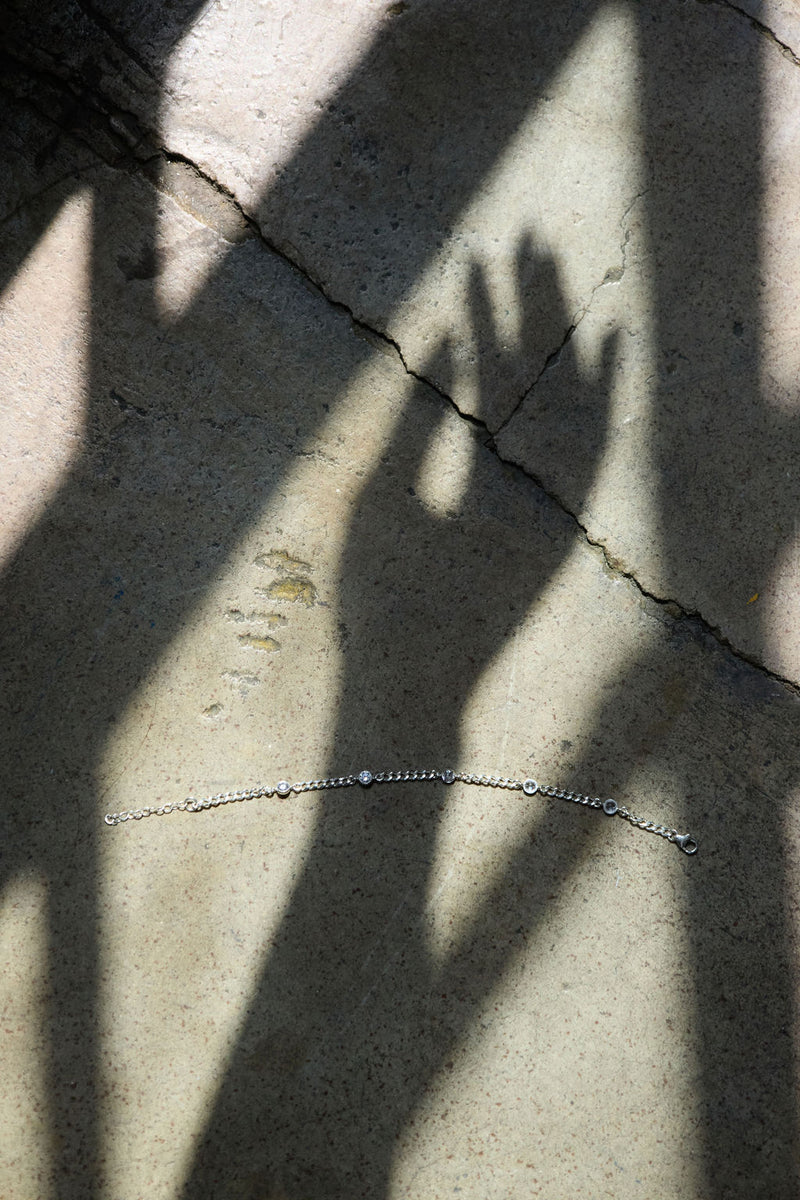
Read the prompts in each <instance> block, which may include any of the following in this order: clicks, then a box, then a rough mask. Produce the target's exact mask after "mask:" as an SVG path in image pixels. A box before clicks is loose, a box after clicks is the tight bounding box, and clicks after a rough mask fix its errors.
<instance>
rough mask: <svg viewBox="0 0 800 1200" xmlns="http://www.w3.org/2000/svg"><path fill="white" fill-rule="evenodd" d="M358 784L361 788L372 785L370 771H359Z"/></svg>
mask: <svg viewBox="0 0 800 1200" xmlns="http://www.w3.org/2000/svg"><path fill="white" fill-rule="evenodd" d="M358 782H359V783H360V784H361V786H362V787H369V785H370V784H371V783H372V771H360V772H359V776H358Z"/></svg>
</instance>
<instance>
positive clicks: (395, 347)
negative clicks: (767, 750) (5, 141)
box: [161, 151, 800, 696]
mask: <svg viewBox="0 0 800 1200" xmlns="http://www.w3.org/2000/svg"><path fill="white" fill-rule="evenodd" d="M161 154H162V156H163V157H164V158H165V159H167V160H169V161H174V162H181V163H182V164H184V165H185V166H187V167H190V168H191V169H192V170H193V171H194V172H195V173H196V174H197V176H198V177H199V178H200V179H201V180H203V181H205V182H206V183H207V184H209V185H210V186H211V187H213V188H215V189H216V190H217V191H218V192H219V193H220V195H222V196H223V197H225V198H226V199H227V200H228V201H229V202H230V203H231V204H232V205H233V206H234V207H235V208H236V210H237V212H238V213H239V214H240V216H241V218H242V219H243V220H244V221H246V222H247V224H248V225H249V226H250V227H251V228H252V229H253V231H254V232H255V234H256V236H257V237H258V239H259V241H260V242H261V243H262V244H263V245H264V246H265V248H266V249H268V250H269V251H270V252H271V253H273V254H275V255H276V256H277V257H278V258H279V259H281V260H282V261H283V262H284V263H285V264H286V265H287V266H288V267H289V268H290V269H291V270H292V271H293V272H294V273H296V274H297V275H299V276H300V277H301V278H302V279H303V281H304V283H305V284H306V286H311V287H312V288H313V289H314V290H315V291H316V292H317V293H318V294H319V295H320V296H321V297H322V298H323V299H324V300H325V301H326V303H327V304H329V305H331V307H332V308H334V309H335V310H336V311H338V312H341V313H342V314H344V315H345V316H347V317H348V319H349V320H350V323H351V325H352V327H353V329H354V330H355V331H356V332H357V333H359V334H360V335H361V336H364V337H366V338H367V340H369V341H371V342H376V343H379V344H380V346H381V347H383V348H384V349H389V350H391V351H392V352H394V354H396V355H397V358H398V360H399V362H400V364H401V366H402V368H403V370H404V372H405V373H406V374H407V375H409V376H410V377H411V378H412V379H415V380H416V381H417V382H418V383H421V384H423V385H424V386H425V387H428V388H430V390H431V391H433V392H435V393H436V395H437V396H439V397H440V398H441V399H442V400H443V401H444V402H445V403H446V404H448V405H450V406H451V407H452V408H453V409H454V411H455V412H456V413H457V414H458V416H459V417H460V418H461V419H462V420H464V421H466V422H468V423H469V424H470V425H472V426H473V427H474V428H475V429H477V430H480V431H481V433H482V434H483V437H482V439H481V440H482V443H483V445H484V446H485V447H486V448H487V449H488V450H489V451H490V453H492V454H494V455H495V457H496V458H497V460H498V461H499V462H502V463H503V464H504V465H505V466H508V467H510V468H511V469H512V470H514V471H516V472H518V473H519V474H520V475H522V476H523V477H524V478H525V479H526V480H527V481H528V482H529V483H531V484H533V485H534V487H536V488H537V489H538V490H539V491H540V492H542V493H543V494H544V495H545V496H547V497H548V499H550V500H551V501H552V503H554V504H555V505H556V506H557V508H559V509H560V511H561V512H562V513H564V515H565V516H567V517H569V518H570V520H571V521H572V522H573V523H574V525H575V526H576V528H577V529H579V530H580V531H581V533H582V535H583V538H584V540H585V542H586V544H587V545H588V546H591V547H592V548H593V549H594V550H596V551H597V552H598V553H599V554H600V555H601V556H602V558H603V561H604V563H605V566H606V568H607V569H608V570H609V572H611V573H612V574H613V575H615V576H617V577H619V578H623V579H627V580H629V581H630V583H632V584H633V586H634V587H635V588H636V590H637V591H638V592H639V594H640V595H641V596H642V597H643V598H644V599H646V600H648V601H650V602H651V603H653V604H655V605H657V606H658V607H659V608H661V609H662V610H663V611H665V612H666V614H667V615H668V616H669V617H670V618H671V619H672V620H675V621H686V622H688V623H690V624H693V625H695V626H696V627H697V628H698V629H699V630H701V631H702V632H703V633H704V634H705V635H706V636H708V637H710V638H711V639H712V640H713V641H714V642H715V643H716V644H717V645H718V646H719V647H721V648H722V649H723V650H725V651H727V653H729V654H730V655H731V656H732V657H733V658H735V659H737V661H739V662H742V663H746V664H747V665H748V666H749V667H752V668H753V669H755V670H757V671H759V672H761V673H762V674H763V675H765V676H767V678H769V679H771V680H772V681H773V682H774V683H777V684H780V685H782V686H784V687H786V688H788V689H789V690H790V691H791V692H792V693H793V694H794V695H798V696H800V685H798V684H797V683H795V682H794V681H793V680H792V679H789V678H788V677H786V676H783V675H780V674H779V673H778V672H776V671H773V670H771V669H770V668H769V667H767V666H766V665H765V664H764V663H763V662H761V661H760V660H759V659H757V658H755V657H754V656H753V655H750V654H748V653H747V652H746V651H744V650H741V649H740V648H739V647H737V646H735V645H734V644H733V643H732V642H731V641H730V639H729V638H728V637H727V636H726V635H725V634H724V633H723V632H722V630H721V629H720V628H719V627H718V626H715V625H713V624H712V623H711V622H710V621H709V620H707V618H706V617H704V616H703V614H702V613H701V612H700V611H699V610H695V609H687V608H685V607H684V606H683V605H682V604H681V603H680V602H679V601H677V600H673V599H670V598H664V597H662V596H657V595H655V593H653V592H650V591H648V589H647V588H646V587H645V586H644V585H643V584H642V583H640V582H639V580H638V579H637V578H636V575H635V574H634V573H633V571H631V570H629V569H628V568H627V567H626V566H625V565H624V564H623V563H622V562H621V560H620V559H618V558H617V557H616V556H615V555H613V554H612V553H611V552H610V551H609V549H608V548H607V547H606V545H605V544H604V543H603V542H602V541H601V540H600V539H599V538H596V537H593V536H592V535H591V534H590V532H589V530H588V529H587V527H586V526H585V525H584V524H583V523H582V521H581V520H580V518H579V517H578V515H577V513H575V512H573V511H572V510H571V509H570V508H569V507H568V506H567V505H566V504H565V503H564V501H563V499H562V498H561V497H560V496H559V495H558V494H557V493H556V492H554V491H552V490H551V489H550V488H548V487H546V486H545V485H544V483H543V482H542V480H541V479H539V478H538V477H537V476H536V475H535V474H534V473H533V472H532V471H530V470H528V468H526V467H523V466H522V465H521V464H520V463H517V462H514V460H513V459H509V458H505V457H504V456H503V455H502V454H501V453H500V451H499V450H498V448H497V445H496V442H495V436H496V434H495V433H493V432H492V430H491V429H490V428H489V426H488V425H487V424H486V423H485V421H482V420H480V419H479V418H478V417H474V416H473V415H472V414H471V413H465V412H463V411H462V410H461V409H460V408H459V407H458V405H457V404H456V402H455V400H454V399H453V398H452V396H449V395H448V394H447V393H446V392H445V391H443V390H442V388H440V387H439V386H438V385H437V384H436V383H434V382H433V381H432V380H430V379H426V378H425V376H424V375H421V374H420V373H419V372H417V371H415V370H413V368H411V367H409V365H408V363H407V362H406V359H405V356H404V354H403V351H402V349H401V347H400V345H399V344H398V342H396V341H395V339H394V338H393V337H391V335H389V334H387V333H384V332H382V331H381V330H378V329H375V328H373V327H372V326H371V325H369V324H368V323H367V322H366V321H363V320H361V319H360V318H359V317H356V316H355V315H354V313H353V311H352V309H350V307H349V306H348V305H347V304H345V303H344V302H343V301H341V300H336V299H335V298H334V297H333V296H331V295H330V294H329V293H328V292H327V290H326V287H325V285H324V284H323V283H321V282H320V281H319V280H317V279H315V278H314V277H313V276H312V275H311V274H310V273H309V272H308V271H307V270H306V269H305V268H304V267H303V266H302V265H300V264H299V263H297V262H296V261H294V260H293V259H292V258H291V257H290V255H289V254H287V253H286V252H285V251H284V250H282V249H280V248H279V247H278V246H276V245H275V244H274V243H273V242H272V241H271V240H270V239H269V238H268V237H267V236H266V234H265V233H264V231H263V230H262V228H261V226H260V225H259V223H258V221H257V220H256V219H255V218H254V217H251V216H250V214H249V213H247V212H246V211H245V209H244V208H243V206H242V205H241V203H240V202H239V201H238V200H237V199H236V197H235V196H234V194H233V193H232V192H231V191H230V190H229V189H228V188H226V187H225V185H224V184H221V183H220V182H219V181H217V180H215V179H214V178H213V177H211V176H209V175H207V174H206V172H204V171H203V170H201V168H200V167H198V166H197V165H196V164H195V163H193V162H192V161H191V160H190V159H188V158H187V157H186V156H185V155H181V154H175V153H170V152H168V151H162V152H161ZM642 195H644V192H640V193H638V194H637V195H636V196H635V197H634V198H633V200H632V201H631V203H630V204H629V205H628V207H627V209H626V210H625V213H624V214H623V218H622V221H621V224H624V222H625V220H626V219H627V217H628V215H629V213H630V212H631V210H632V208H633V206H634V204H635V203H636V201H637V200H638V199H640V198H641V196H642ZM629 237H630V231H629V230H627V229H626V230H625V238H624V241H623V243H622V247H621V249H622V256H623V266H622V268H621V270H623V271H624V268H625V253H626V248H627V244H628V240H629ZM607 274H608V273H607ZM607 274H606V277H604V278H603V280H602V281H601V282H600V283H598V284H596V285H595V286H594V288H593V289H592V294H591V296H590V298H589V301H588V302H587V304H586V306H585V307H584V310H583V312H582V313H581V316H580V320H582V319H583V317H584V316H585V315H586V313H587V312H588V310H589V307H590V306H591V301H592V299H593V297H594V295H595V293H596V292H597V291H599V289H600V288H601V287H603V286H605V285H606V284H607V283H609V282H619V280H618V279H615V280H613V281H612V280H609V279H608V278H607ZM620 278H621V276H620ZM578 323H580V322H579V321H578V322H577V323H576V325H573V326H571V327H570V328H569V329H568V330H567V332H566V334H565V335H564V338H563V339H562V342H561V345H560V346H557V347H556V349H555V350H553V351H552V352H551V354H550V355H549V356H548V360H547V363H546V364H545V368H543V370H542V371H541V372H540V373H539V376H538V377H537V380H538V379H540V378H541V376H542V374H543V373H544V370H545V369H546V368H547V366H548V364H552V361H553V360H554V359H555V357H557V355H559V354H560V353H561V351H562V350H563V348H564V346H565V345H566V344H567V342H568V341H569V339H570V338H571V337H572V335H573V333H574V332H575V328H576V327H577V324H578ZM530 391H531V389H528V392H526V393H525V395H526V396H527V395H528V394H530ZM523 398H524V397H523ZM504 424H505V422H504ZM501 428H502V426H501ZM497 432H499V430H498V431H497Z"/></svg>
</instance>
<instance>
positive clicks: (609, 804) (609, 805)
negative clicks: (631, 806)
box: [603, 800, 617, 817]
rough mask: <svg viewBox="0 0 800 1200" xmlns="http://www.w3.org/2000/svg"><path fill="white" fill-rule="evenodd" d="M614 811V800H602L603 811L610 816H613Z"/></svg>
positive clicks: (615, 809)
mask: <svg viewBox="0 0 800 1200" xmlns="http://www.w3.org/2000/svg"><path fill="white" fill-rule="evenodd" d="M616 811H617V802H616V800H604V801H603V812H604V813H608V815H609V816H610V817H613V815H614V813H615V812H616Z"/></svg>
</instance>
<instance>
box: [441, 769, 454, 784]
mask: <svg viewBox="0 0 800 1200" xmlns="http://www.w3.org/2000/svg"><path fill="white" fill-rule="evenodd" d="M455 781H456V773H455V771H450V770H447V771H442V782H443V783H455Z"/></svg>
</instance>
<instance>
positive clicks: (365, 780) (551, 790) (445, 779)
mask: <svg viewBox="0 0 800 1200" xmlns="http://www.w3.org/2000/svg"><path fill="white" fill-rule="evenodd" d="M422 780H433V781H435V782H440V783H447V784H451V783H472V784H475V785H476V786H478V787H492V788H506V789H507V790H508V791H511V792H524V794H525V795H526V796H535V795H536V794H537V792H538V793H539V795H540V796H549V797H553V798H554V799H556V800H571V801H572V802H573V803H574V804H583V805H585V806H586V807H587V808H601V809H602V810H603V812H604V813H605V814H606V815H607V816H609V817H622V818H623V819H624V820H625V821H629V822H630V824H631V825H635V826H636V827H637V829H644V830H646V831H647V833H656V834H658V836H659V837H663V838H666V839H667V841H668V842H673V843H674V844H675V845H676V846H679V847H680V849H681V850H683V852H684V853H685V854H696V853H697V842H696V841H695V840H694V838H693V837H691V836H690V835H689V834H688V833H678V832H677V831H676V830H675V829H668V828H667V827H666V826H665V825H658V824H656V822H655V821H648V820H647V819H646V818H645V817H635V816H634V815H633V813H631V812H629V811H628V809H627V808H625V807H624V805H622V804H617V802H616V800H601V799H600V798H599V797H598V796H595V797H594V798H592V797H591V796H584V795H582V794H581V793H580V792H570V791H565V790H564V789H563V788H557V787H551V786H549V785H547V784H541V783H537V782H536V780H535V779H504V778H498V777H497V776H495V775H467V774H465V773H464V772H462V771H450V770H447V771H378V772H377V773H376V774H373V772H372V771H359V773H358V774H357V775H339V776H338V777H334V776H332V777H330V778H329V779H307V780H304V781H303V782H302V783H287V781H286V780H285V779H282V780H281V781H280V782H279V783H276V784H275V786H274V787H270V786H269V785H268V784H257V785H256V787H252V788H248V789H247V790H246V791H243V792H218V793H217V794H216V795H215V796H206V797H205V799H202V800H200V799H198V798H197V797H196V796H187V798H186V799H185V800H181V801H176V802H175V803H173V804H162V805H161V806H160V807H159V808H137V809H130V810H129V811H127V812H116V813H106V816H105V823H106V825H119V824H120V823H121V822H122V821H140V820H141V819H142V817H163V816H166V815H167V814H168V813H172V812H192V813H196V812H201V811H202V810H203V809H206V808H218V807H219V806H220V805H221V804H235V803H239V802H240V801H242V800H258V799H260V798H261V797H262V796H279V797H280V798H281V799H285V797H286V796H289V795H291V794H292V793H294V794H295V795H298V794H299V793H300V792H321V791H327V790H328V789H329V788H343V787H355V786H356V785H357V784H358V785H360V786H361V787H364V788H368V787H371V786H372V784H374V783H416V782H420V781H422Z"/></svg>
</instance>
